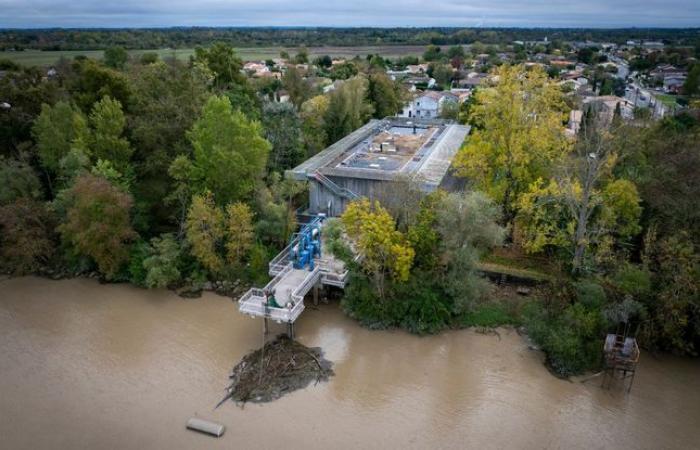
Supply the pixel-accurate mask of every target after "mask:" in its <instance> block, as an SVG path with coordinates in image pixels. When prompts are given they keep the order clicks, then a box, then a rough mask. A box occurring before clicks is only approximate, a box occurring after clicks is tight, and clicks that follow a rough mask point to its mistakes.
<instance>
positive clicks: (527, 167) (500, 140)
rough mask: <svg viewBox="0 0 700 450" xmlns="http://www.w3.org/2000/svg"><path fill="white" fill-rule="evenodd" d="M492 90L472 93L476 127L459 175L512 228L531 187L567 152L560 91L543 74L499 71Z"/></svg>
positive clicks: (458, 166)
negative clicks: (492, 204) (483, 194)
mask: <svg viewBox="0 0 700 450" xmlns="http://www.w3.org/2000/svg"><path fill="white" fill-rule="evenodd" d="M494 75H495V76H497V77H498V81H497V82H496V83H495V85H493V86H490V87H485V88H481V89H479V90H478V91H477V93H476V94H475V96H476V98H475V104H474V105H473V106H472V107H471V111H470V113H471V114H470V120H472V121H474V122H475V123H476V125H477V129H476V131H475V132H474V133H473V134H472V135H471V136H470V137H469V138H468V139H467V141H466V143H465V145H464V146H463V147H462V149H461V150H460V152H459V153H458V154H457V156H456V158H455V161H454V165H455V168H456V170H457V173H458V174H459V175H462V176H465V177H468V178H470V179H471V180H473V182H474V183H475V185H476V186H477V187H478V188H480V189H482V190H484V192H486V193H487V194H488V195H489V196H490V197H491V198H493V199H494V200H495V201H497V202H498V203H500V204H501V206H502V208H503V219H504V221H505V222H506V223H507V224H511V223H512V221H513V219H514V218H515V215H516V213H517V208H518V206H517V205H518V200H519V198H520V196H521V195H522V194H523V192H525V191H526V190H527V189H528V187H529V185H530V184H531V183H532V182H533V181H534V180H536V179H537V178H538V177H541V176H544V175H546V174H547V170H548V169H549V168H550V167H551V166H552V165H553V164H554V162H556V161H558V160H560V159H561V158H562V157H563V156H564V155H566V154H567V152H568V146H567V144H566V141H565V140H564V133H563V127H562V119H563V114H562V110H563V109H564V105H563V103H562V99H561V92H560V90H559V87H558V86H557V85H556V84H554V83H551V82H550V81H549V80H548V78H547V74H546V73H544V71H542V70H541V69H534V70H528V71H526V70H525V69H524V67H522V66H505V65H504V66H501V67H499V68H497V69H496V70H495V72H494Z"/></svg>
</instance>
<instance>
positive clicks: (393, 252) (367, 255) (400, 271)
mask: <svg viewBox="0 0 700 450" xmlns="http://www.w3.org/2000/svg"><path fill="white" fill-rule="evenodd" d="M341 222H342V223H343V226H344V228H345V232H346V233H347V235H348V237H349V238H350V239H351V241H352V242H353V244H354V246H355V250H356V251H358V252H359V253H360V254H361V255H362V268H363V270H364V271H365V273H367V275H368V276H369V277H370V278H371V279H372V281H373V283H374V285H375V288H376V289H377V293H378V295H379V297H380V298H381V299H382V300H383V299H384V298H385V284H386V277H387V276H389V277H391V278H392V279H394V280H395V281H399V282H403V281H407V280H408V277H409V273H410V270H411V266H412V264H413V257H414V255H415V252H414V251H413V248H411V245H410V243H409V242H408V239H407V238H406V236H405V235H404V234H403V233H401V232H400V231H398V230H397V229H396V222H394V219H393V218H392V217H391V215H390V214H389V212H388V211H387V210H386V209H384V208H383V207H382V206H381V205H380V204H379V202H374V204H371V203H370V201H369V200H368V199H366V198H362V199H360V200H356V201H353V202H351V203H350V204H349V205H348V207H347V209H346V210H345V212H344V213H343V215H342V217H341Z"/></svg>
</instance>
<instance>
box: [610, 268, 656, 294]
mask: <svg viewBox="0 0 700 450" xmlns="http://www.w3.org/2000/svg"><path fill="white" fill-rule="evenodd" d="M612 282H613V284H614V285H615V287H617V288H618V289H619V290H620V291H622V293H624V294H627V295H631V296H633V297H635V298H638V299H639V298H643V297H646V296H647V295H648V294H649V292H651V275H650V274H649V271H648V270H646V269H644V268H642V267H639V266H636V265H634V264H629V263H628V264H625V265H623V266H622V267H620V269H619V270H618V271H617V272H616V273H615V275H614V276H613V278H612Z"/></svg>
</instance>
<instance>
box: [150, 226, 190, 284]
mask: <svg viewBox="0 0 700 450" xmlns="http://www.w3.org/2000/svg"><path fill="white" fill-rule="evenodd" d="M151 248H152V252H151V254H150V256H148V257H147V258H146V259H144V260H143V268H144V269H145V270H146V279H145V284H146V286H148V287H149V288H163V287H167V286H169V285H172V284H173V283H175V282H177V281H179V280H180V277H181V274H180V269H179V265H180V244H179V243H178V242H177V240H176V239H175V237H174V236H173V235H172V234H164V235H162V236H161V237H157V238H153V239H151Z"/></svg>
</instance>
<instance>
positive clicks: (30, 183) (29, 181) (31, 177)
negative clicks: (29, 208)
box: [0, 156, 42, 206]
mask: <svg viewBox="0 0 700 450" xmlns="http://www.w3.org/2000/svg"><path fill="white" fill-rule="evenodd" d="M41 197H42V192H41V182H40V181H39V178H38V177H37V176H36V173H34V169H32V166H30V165H29V164H28V163H27V162H26V161H23V160H18V159H10V158H4V157H2V156H0V206H1V205H7V204H8V203H12V202H14V201H15V200H17V199H18V198H29V199H35V200H38V199H40V198H41Z"/></svg>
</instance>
